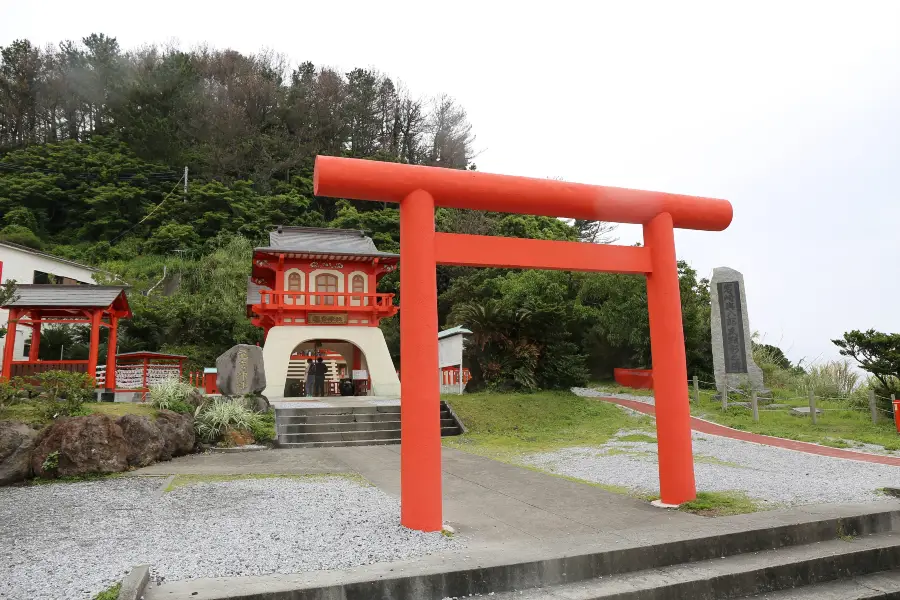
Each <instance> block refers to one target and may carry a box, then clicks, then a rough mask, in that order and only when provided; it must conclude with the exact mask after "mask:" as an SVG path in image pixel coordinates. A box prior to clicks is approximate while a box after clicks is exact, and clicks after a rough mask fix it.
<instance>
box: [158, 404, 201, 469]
mask: <svg viewBox="0 0 900 600" xmlns="http://www.w3.org/2000/svg"><path fill="white" fill-rule="evenodd" d="M156 426H157V427H158V428H159V431H160V433H161V434H162V439H163V449H162V452H161V453H160V456H159V459H160V460H170V459H172V458H174V457H176V456H182V455H183V454H190V453H191V452H192V451H193V450H194V444H195V442H196V439H195V438H194V418H193V417H192V416H190V415H182V414H180V413H176V412H172V411H171V410H161V411H159V415H158V416H157V417H156Z"/></svg>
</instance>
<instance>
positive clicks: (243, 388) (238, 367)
mask: <svg viewBox="0 0 900 600" xmlns="http://www.w3.org/2000/svg"><path fill="white" fill-rule="evenodd" d="M216 386H217V387H218V388H219V391H220V392H221V393H222V395H224V396H249V395H251V394H258V393H260V392H262V391H263V390H264V389H266V369H265V366H264V364H263V353H262V348H260V347H259V346H251V345H249V344H238V345H237V346H234V347H232V348H231V349H229V350H227V351H226V352H225V353H223V354H222V355H221V356H220V357H219V358H217V359H216Z"/></svg>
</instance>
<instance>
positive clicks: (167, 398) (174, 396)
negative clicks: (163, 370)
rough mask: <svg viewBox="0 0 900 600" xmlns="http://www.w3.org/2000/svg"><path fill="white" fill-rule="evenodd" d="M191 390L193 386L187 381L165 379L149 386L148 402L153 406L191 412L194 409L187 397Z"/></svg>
mask: <svg viewBox="0 0 900 600" xmlns="http://www.w3.org/2000/svg"><path fill="white" fill-rule="evenodd" d="M193 391H194V388H193V386H191V385H190V384H189V383H184V382H181V381H178V380H177V379H166V380H165V381H163V382H161V383H157V384H154V385H151V386H150V403H151V404H152V405H153V406H154V407H155V408H160V409H163V410H173V411H175V412H180V413H187V414H191V413H193V412H194V409H193V408H192V407H191V405H190V403H189V402H188V398H189V397H190V395H191V392H193Z"/></svg>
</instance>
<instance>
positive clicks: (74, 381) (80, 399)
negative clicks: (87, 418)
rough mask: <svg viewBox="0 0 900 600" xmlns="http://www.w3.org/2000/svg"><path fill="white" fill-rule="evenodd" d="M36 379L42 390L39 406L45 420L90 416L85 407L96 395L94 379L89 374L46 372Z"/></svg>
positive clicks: (38, 400) (39, 396) (38, 399)
mask: <svg viewBox="0 0 900 600" xmlns="http://www.w3.org/2000/svg"><path fill="white" fill-rule="evenodd" d="M35 379H37V382H38V386H39V387H40V389H41V391H40V394H38V397H37V405H38V409H39V411H40V412H41V413H42V415H43V417H44V418H45V419H47V420H52V419H56V418H58V417H74V416H79V415H86V414H88V412H87V411H86V410H85V408H84V406H83V405H84V403H85V402H87V401H89V400H91V399H92V397H93V395H94V379H93V378H92V377H91V376H89V375H88V374H87V373H70V372H68V371H44V372H43V373H41V374H40V375H37V376H36V377H35Z"/></svg>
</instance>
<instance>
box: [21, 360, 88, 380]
mask: <svg viewBox="0 0 900 600" xmlns="http://www.w3.org/2000/svg"><path fill="white" fill-rule="evenodd" d="M10 367H11V368H10V376H12V377H29V376H31V375H39V374H40V373H45V372H47V371H67V372H69V373H87V370H88V369H87V368H88V361H86V360H42V361H40V362H13V363H12V365H10Z"/></svg>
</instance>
